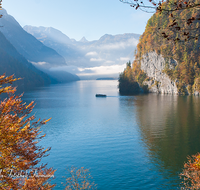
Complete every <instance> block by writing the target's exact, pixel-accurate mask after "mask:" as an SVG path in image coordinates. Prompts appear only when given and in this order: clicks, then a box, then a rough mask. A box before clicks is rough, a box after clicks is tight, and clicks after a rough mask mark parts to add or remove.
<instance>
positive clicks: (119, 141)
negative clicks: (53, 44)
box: [24, 81, 200, 190]
mask: <svg viewBox="0 0 200 190" xmlns="http://www.w3.org/2000/svg"><path fill="white" fill-rule="evenodd" d="M97 93H102V94H107V97H106V98H96V97H95V94H97ZM24 100H25V101H27V102H30V101H31V100H34V101H35V102H36V106H35V108H34V111H33V112H34V113H35V114H36V117H37V118H43V119H44V118H46V119H47V118H50V117H52V119H51V121H49V122H48V124H47V125H45V126H42V130H43V132H44V133H46V137H45V138H44V139H43V140H42V141H41V143H40V144H41V145H42V146H45V147H52V149H51V151H50V155H49V156H48V157H46V158H44V159H43V162H44V163H46V162H48V166H49V167H53V168H54V169H56V170H57V171H56V172H55V177H56V178H55V179H53V181H52V182H54V183H56V184H57V186H56V188H55V189H56V190H57V189H64V186H63V185H62V184H61V182H64V181H65V178H63V176H68V175H69V174H68V173H67V168H70V167H71V166H75V167H77V168H80V167H84V168H88V169H90V173H91V175H92V176H93V180H94V181H95V183H96V184H97V188H98V189H99V190H133V189H180V186H179V184H180V179H179V176H178V174H179V173H180V172H181V169H182V167H183V163H184V162H185V161H186V157H187V155H191V154H195V153H196V152H198V151H200V138H199V136H200V98H199V97H190V96H182V97H178V96H170V95H156V94H149V95H138V96H119V94H118V89H117V81H78V82H73V83H67V84H62V85H61V84H59V85H52V86H49V87H44V88H39V89H37V90H35V91H31V92H26V93H25V95H24Z"/></svg>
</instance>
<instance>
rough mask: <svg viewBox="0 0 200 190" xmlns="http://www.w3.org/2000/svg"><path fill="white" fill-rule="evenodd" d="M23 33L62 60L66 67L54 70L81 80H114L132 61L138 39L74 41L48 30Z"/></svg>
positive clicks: (135, 36)
mask: <svg viewBox="0 0 200 190" xmlns="http://www.w3.org/2000/svg"><path fill="white" fill-rule="evenodd" d="M24 30H26V31H27V32H28V33H30V34H32V35H33V36H35V37H36V38H37V39H38V40H40V41H41V42H42V43H44V44H45V45H46V46H48V47H51V48H52V49H55V50H56V51H57V52H58V53H59V54H60V55H62V56H63V57H64V58H65V60H66V63H67V65H68V67H63V66H59V67H57V68H56V69H57V70H59V69H61V70H66V71H69V72H72V73H74V74H77V75H78V76H80V77H81V78H95V77H97V76H99V77H102V76H105V77H106V76H113V77H118V75H119V72H121V71H122V70H123V68H124V67H125V66H124V64H125V63H126V62H127V61H129V60H131V61H132V60H133V56H134V50H135V48H136V45H137V43H138V40H139V36H140V35H138V34H122V35H115V36H113V35H108V34H106V35H104V36H102V37H101V38H100V39H99V40H95V41H88V40H87V39H86V38H85V37H83V38H82V39H81V40H80V41H76V40H74V39H70V38H69V37H68V36H67V35H65V34H63V33H62V32H61V31H59V30H57V29H55V28H52V27H42V26H41V27H34V26H25V27H24Z"/></svg>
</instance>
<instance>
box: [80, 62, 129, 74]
mask: <svg viewBox="0 0 200 190" xmlns="http://www.w3.org/2000/svg"><path fill="white" fill-rule="evenodd" d="M125 67H126V64H123V65H111V66H99V67H91V68H84V69H82V72H81V73H79V74H78V75H79V76H91V75H109V74H118V73H120V72H122V71H123V70H124V68H125Z"/></svg>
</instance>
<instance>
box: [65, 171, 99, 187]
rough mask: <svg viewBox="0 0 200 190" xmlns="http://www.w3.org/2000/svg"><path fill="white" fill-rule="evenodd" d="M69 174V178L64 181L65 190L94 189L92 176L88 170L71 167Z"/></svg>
mask: <svg viewBox="0 0 200 190" xmlns="http://www.w3.org/2000/svg"><path fill="white" fill-rule="evenodd" d="M69 173H70V175H71V176H70V177H68V178H67V179H66V184H65V185H66V187H65V190H80V189H83V190H89V189H96V185H95V184H94V182H93V181H92V176H91V175H90V173H89V170H88V169H85V168H84V167H81V168H80V169H77V168H76V167H71V169H69Z"/></svg>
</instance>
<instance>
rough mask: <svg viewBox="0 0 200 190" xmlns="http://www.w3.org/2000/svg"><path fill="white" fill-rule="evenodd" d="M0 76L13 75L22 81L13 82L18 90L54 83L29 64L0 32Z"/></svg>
mask: <svg viewBox="0 0 200 190" xmlns="http://www.w3.org/2000/svg"><path fill="white" fill-rule="evenodd" d="M0 58H1V62H0V75H2V74H4V73H5V74H6V76H9V75H13V74H14V76H15V77H16V78H22V80H19V81H16V82H14V84H13V85H14V86H18V89H19V90H22V91H24V90H27V89H32V88H34V87H38V86H44V85H48V84H51V83H55V82H56V80H54V79H53V78H51V77H49V76H48V75H47V74H45V73H43V72H42V71H39V70H38V69H36V68H35V67H34V66H33V65H32V64H31V63H29V62H28V61H27V60H26V59H25V58H24V57H23V56H22V55H21V54H19V53H18V52H17V50H16V49H15V48H14V47H13V45H12V44H11V43H10V42H9V41H8V40H7V39H6V38H5V36H4V35H3V34H2V33H1V32H0Z"/></svg>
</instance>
